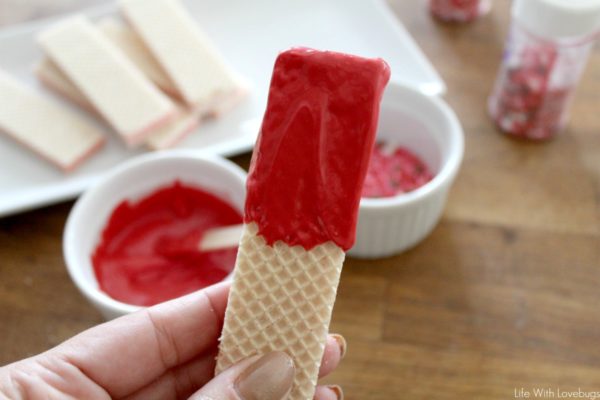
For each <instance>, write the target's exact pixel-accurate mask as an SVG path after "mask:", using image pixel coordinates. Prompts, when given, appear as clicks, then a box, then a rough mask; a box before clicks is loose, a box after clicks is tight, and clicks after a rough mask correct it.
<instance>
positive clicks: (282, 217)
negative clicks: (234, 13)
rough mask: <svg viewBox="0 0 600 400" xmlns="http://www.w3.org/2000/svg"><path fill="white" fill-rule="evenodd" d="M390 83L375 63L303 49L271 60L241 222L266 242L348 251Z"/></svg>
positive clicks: (385, 67) (384, 67)
mask: <svg viewBox="0 0 600 400" xmlns="http://www.w3.org/2000/svg"><path fill="white" fill-rule="evenodd" d="M389 77H390V70H389V67H388V65H387V64H386V63H385V62H384V61H383V60H381V59H367V58H362V57H357V56H351V55H347V54H341V53H334V52H330V51H316V50H312V49H306V48H295V49H291V50H288V51H285V52H283V53H281V54H280V55H279V56H278V58H277V60H276V62H275V67H274V70H273V77H272V79H271V88H270V91H269V99H268V103H267V109H266V112H265V116H264V119H263V124H262V128H261V132H260V136H259V138H258V141H257V143H256V148H255V150H254V154H253V158H252V164H251V167H250V173H249V176H248V183H247V188H248V194H247V198H246V212H245V217H244V220H245V222H256V223H257V224H258V228H259V233H260V234H261V235H262V236H263V237H264V238H265V240H266V241H267V243H269V244H273V243H274V242H276V241H278V240H282V241H284V242H285V243H287V244H288V245H291V246H293V245H301V246H303V247H304V248H305V249H307V250H308V249H311V248H313V247H314V246H317V245H319V244H321V243H325V242H327V241H330V240H331V241H333V242H334V243H336V244H337V245H338V246H340V247H341V248H342V249H344V250H347V249H349V248H350V247H352V245H353V243H354V239H355V234H356V218H357V214H358V205H359V203H360V197H361V189H362V185H363V181H364V177H365V174H366V172H367V166H368V164H369V157H370V155H371V151H372V148H373V143H374V140H375V133H376V129H377V120H378V115H379V103H380V101H381V96H382V94H383V90H384V88H385V85H386V84H387V82H388V80H389Z"/></svg>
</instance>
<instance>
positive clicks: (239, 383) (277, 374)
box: [189, 351, 295, 400]
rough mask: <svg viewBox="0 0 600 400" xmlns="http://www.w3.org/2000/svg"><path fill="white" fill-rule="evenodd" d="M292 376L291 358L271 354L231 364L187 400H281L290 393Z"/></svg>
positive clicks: (293, 370)
mask: <svg viewBox="0 0 600 400" xmlns="http://www.w3.org/2000/svg"><path fill="white" fill-rule="evenodd" d="M294 374H295V368H294V362H293V361H292V359H291V358H290V356H288V355H287V354H286V353H284V352H281V351H274V352H272V353H268V354H265V355H263V356H254V357H250V358H247V359H245V360H243V361H240V362H239V363H237V364H234V365H233V366H231V367H230V368H228V369H227V370H225V371H223V372H222V373H220V374H219V375H217V376H215V377H214V378H213V379H212V380H211V381H210V382H208V383H207V384H206V385H204V387H202V389H200V390H199V391H197V392H196V393H194V394H193V395H192V396H191V397H190V398H189V400H283V399H285V398H287V395H288V394H289V393H290V391H291V389H292V384H293V383H294Z"/></svg>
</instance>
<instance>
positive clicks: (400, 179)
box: [362, 143, 433, 198]
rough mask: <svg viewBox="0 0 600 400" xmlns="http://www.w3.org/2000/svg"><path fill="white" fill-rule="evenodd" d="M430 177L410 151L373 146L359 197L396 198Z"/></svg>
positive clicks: (422, 183) (400, 148)
mask: <svg viewBox="0 0 600 400" xmlns="http://www.w3.org/2000/svg"><path fill="white" fill-rule="evenodd" d="M432 178H433V175H432V174H431V171H429V168H428V167H427V165H426V164H425V163H424V162H423V161H422V160H421V159H420V158H419V157H418V156H417V155H415V154H414V153H412V152H411V151H410V150H408V149H406V148H404V147H392V146H389V145H388V144H386V143H377V144H376V145H375V148H374V149H373V155H372V156H371V162H370V163H369V169H368V170H367V177H366V178H365V183H364V185H363V191H362V196H363V197H370V198H373V197H392V196H396V195H398V194H400V193H406V192H410V191H412V190H415V189H417V188H419V187H421V186H423V185H424V184H426V183H427V182H429V181H430V180H431V179H432Z"/></svg>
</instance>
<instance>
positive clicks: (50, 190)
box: [0, 0, 445, 216]
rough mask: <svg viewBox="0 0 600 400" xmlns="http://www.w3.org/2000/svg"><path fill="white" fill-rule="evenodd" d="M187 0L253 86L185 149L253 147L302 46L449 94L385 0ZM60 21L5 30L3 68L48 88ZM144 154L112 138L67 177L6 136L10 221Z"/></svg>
mask: <svg viewBox="0 0 600 400" xmlns="http://www.w3.org/2000/svg"><path fill="white" fill-rule="evenodd" d="M184 3H185V5H186V7H187V8H188V9H189V10H190V12H191V13H192V15H193V16H194V17H195V18H196V19H197V20H198V22H199V24H200V26H201V27H202V29H203V30H204V31H205V32H206V33H207V34H208V35H209V37H211V39H212V40H213V41H214V42H215V43H216V45H217V46H218V48H219V49H220V50H221V51H222V52H223V54H224V55H225V57H226V58H227V59H228V60H229V62H230V63H231V64H232V65H233V67H234V68H235V69H236V70H237V71H239V72H240V73H241V74H242V75H243V76H244V77H245V78H246V80H247V81H248V82H249V83H250V85H251V93H250V95H249V96H248V98H246V100H245V101H244V102H243V104H241V105H239V106H238V107H236V109H235V110H233V111H231V112H229V113H227V114H226V115H225V116H223V117H222V118H221V119H219V120H216V121H210V122H206V123H205V124H203V125H202V126H201V127H200V128H199V131H198V132H196V133H194V134H192V135H190V136H189V137H188V138H186V139H185V140H184V141H183V142H181V143H180V144H179V145H178V146H177V147H178V148H197V149H202V150H203V151H207V152H210V153H214V154H220V155H223V156H228V155H233V154H238V153H242V152H245V151H248V150H250V149H251V148H252V146H253V145H254V141H255V139H256V134H257V131H258V128H259V123H260V119H261V118H262V114H263V111H264V107H265V103H266V96H267V91H268V86H269V79H270V75H271V70H272V66H273V62H274V60H275V57H276V55H277V53H278V52H280V51H281V50H284V49H286V48H288V47H292V46H308V47H314V48H317V49H328V50H336V51H343V52H348V53H354V54H359V55H363V56H370V57H382V58H384V59H385V60H386V61H387V62H388V63H389V64H390V66H391V69H392V79H393V80H396V81H400V82H404V83H407V84H410V85H413V86H414V87H417V88H418V89H420V90H422V91H423V92H425V93H427V94H431V95H436V94H442V93H443V92H444V91H445V85H444V83H443V81H442V80H441V78H440V77H439V75H438V74H437V72H436V71H435V70H434V68H433V67H432V66H431V64H430V63H429V61H428V60H427V59H426V58H425V56H424V55H423V53H422V52H421V50H420V49H419V48H418V47H417V45H416V44H415V42H414V40H413V39H412V38H411V36H410V35H409V33H408V32H407V31H406V29H405V28H404V27H403V26H402V25H401V23H400V22H399V21H398V20H397V19H396V18H395V17H394V15H393V13H392V12H391V10H390V9H389V8H388V6H387V4H385V3H384V1H383V0H293V1H277V0H253V1H247V0H228V1H211V0H184ZM83 13H84V14H86V15H88V16H89V17H91V18H93V19H97V18H99V17H101V16H106V15H110V14H117V10H116V6H115V5H110V6H106V7H101V8H95V9H91V10H87V11H83ZM59 18H62V17H57V18H52V19H48V20H43V21H37V22H33V23H29V24H25V25H19V26H15V27H11V28H9V29H6V30H4V31H0V68H3V69H5V70H7V71H8V72H9V73H11V74H13V75H15V76H17V77H19V78H20V79H22V80H24V81H26V82H28V83H29V84H31V85H32V86H34V87H36V88H37V89H38V90H42V91H44V89H43V88H41V87H40V86H39V84H38V83H37V82H36V80H35V78H34V77H33V75H32V73H31V68H32V66H33V65H34V64H35V63H36V62H37V61H38V60H39V59H40V58H41V56H42V53H41V51H40V50H39V48H38V46H37V44H36V41H35V38H36V36H37V34H38V33H39V32H40V31H41V30H43V29H44V28H45V27H47V26H48V25H49V24H51V23H53V22H55V21H57V20H58V19H59ZM1 106H2V105H1V104H0V107H1ZM32 118H35V116H34V115H32ZM141 152H143V150H127V149H125V148H124V147H123V146H122V145H121V144H120V142H119V140H118V139H117V138H116V137H114V136H112V135H111V137H110V138H109V140H108V143H107V144H106V146H105V147H104V148H103V149H102V150H101V151H100V152H99V153H97V154H96V155H95V156H93V157H92V158H91V159H90V160H88V161H87V162H85V163H84V165H82V166H81V167H80V168H79V169H77V170H76V171H75V172H73V173H71V174H68V175H65V174H63V173H61V172H60V171H58V170H56V169H55V168H53V167H52V166H50V165H49V164H47V163H46V162H44V161H42V160H40V159H38V158H37V157H36V156H35V155H33V154H31V153H30V152H29V151H28V150H25V149H23V148H22V147H21V146H19V145H17V144H15V143H14V142H13V141H12V140H10V139H9V138H7V137H5V136H3V135H0V216H3V215H9V214H12V213H16V212H18V211H22V210H26V209H30V208H34V207H38V206H43V205H47V204H52V203H55V202H58V201H61V200H65V199H69V198H73V197H75V196H76V195H77V194H79V193H80V192H81V191H83V190H84V189H85V188H86V187H87V186H89V185H90V184H92V183H93V181H94V180H95V179H96V178H97V177H98V176H99V175H100V174H101V173H102V172H103V171H106V170H107V169H108V168H110V167H112V166H114V165H116V164H118V163H119V162H121V161H123V160H126V159H128V158H130V157H132V156H134V155H136V154H139V153H141Z"/></svg>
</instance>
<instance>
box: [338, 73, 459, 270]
mask: <svg viewBox="0 0 600 400" xmlns="http://www.w3.org/2000/svg"><path fill="white" fill-rule="evenodd" d="M377 139H378V140H384V141H385V140H387V141H390V142H391V143H394V144H398V145H401V146H404V147H406V148H408V149H410V150H411V151H413V152H414V153H416V154H417V155H419V156H420V157H421V158H422V159H423V161H424V162H425V163H426V164H427V165H428V166H429V167H430V168H431V169H432V172H434V173H435V177H434V178H433V179H432V180H431V181H430V182H428V183H427V184H426V185H424V186H422V187H420V188H418V189H417V190H414V191H412V192H409V193H404V194H400V195H398V196H394V197H388V198H377V199H366V198H363V199H362V200H361V202H360V211H359V216H358V228H357V232H356V244H355V245H354V247H353V248H352V249H350V251H349V252H348V254H349V255H350V256H353V257H359V258H380V257H387V256H390V255H393V254H396V253H400V252H401V251H404V250H406V249H408V248H410V247H412V246H414V245H416V244H417V243H419V242H420V241H421V240H423V239H424V238H425V237H426V236H427V235H428V234H429V233H430V232H431V230H432V229H433V228H434V227H435V225H436V224H437V222H438V221H439V219H440V216H441V214H442V211H443V208H444V205H445V203H446V197H447V194H448V190H449V189H450V186H451V185H452V182H453V180H454V177H455V176H456V173H457V171H458V168H459V166H460V163H461V161H462V157H463V151H464V138H463V131H462V128H461V125H460V122H459V121H458V118H457V117H456V114H454V112H453V111H452V109H451V108H450V107H449V106H448V105H447V104H446V103H445V102H444V101H443V100H442V99H440V98H438V97H433V96H427V95H424V94H422V93H420V92H418V91H417V90H415V89H411V88H409V87H407V86H403V85H400V84H397V83H390V84H389V85H388V88H387V89H386V91H385V94H384V97H383V100H382V103H381V113H380V117H379V130H378V133H377Z"/></svg>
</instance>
